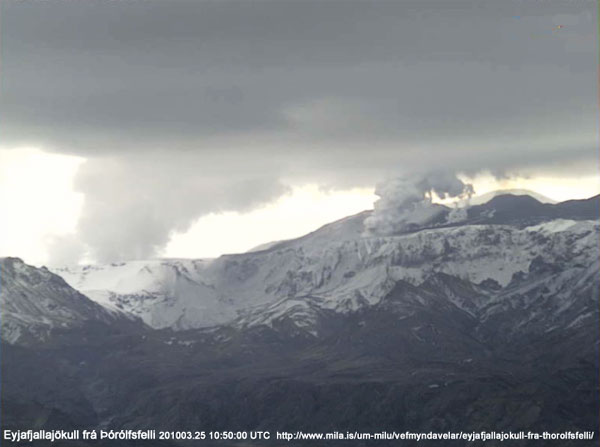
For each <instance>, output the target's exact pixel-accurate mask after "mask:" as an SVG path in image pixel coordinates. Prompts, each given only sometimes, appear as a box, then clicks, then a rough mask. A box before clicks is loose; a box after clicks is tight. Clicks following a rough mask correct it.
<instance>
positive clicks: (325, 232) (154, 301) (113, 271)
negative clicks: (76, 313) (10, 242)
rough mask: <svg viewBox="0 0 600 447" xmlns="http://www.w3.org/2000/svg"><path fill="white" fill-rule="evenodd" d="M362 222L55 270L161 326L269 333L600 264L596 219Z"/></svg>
mask: <svg viewBox="0 0 600 447" xmlns="http://www.w3.org/2000/svg"><path fill="white" fill-rule="evenodd" d="M367 216H368V213H361V214H359V215H356V216H351V217H349V218H346V219H342V220H341V221H338V222H334V223H332V224H329V225H326V226H325V227H323V228H321V229H319V230H317V231H315V232H313V233H311V234H309V235H307V236H304V237H302V238H299V239H296V240H291V241H284V242H281V243H278V244H275V245H274V246H272V247H270V248H268V249H267V250H263V251H259V252H251V253H243V254H238V255H226V256H222V257H220V258H218V259H214V260H155V261H136V262H127V263H120V264H111V265H104V266H86V267H75V268H64V269H57V270H55V271H56V273H58V274H60V275H61V276H63V277H64V278H65V280H66V281H67V282H68V283H69V284H70V285H72V286H73V287H75V288H77V289H78V290H81V291H82V292H83V293H85V294H86V295H88V296H90V297H91V298H92V299H94V300H96V301H97V302H99V303H101V304H103V305H105V306H107V307H110V308H116V309H120V310H123V311H126V312H129V313H131V314H133V315H137V316H139V317H141V318H142V319H143V320H144V321H145V322H146V323H147V324H149V325H151V326H153V327H156V328H163V327H172V328H175V329H189V328H198V327H206V326H211V325H217V324H224V323H229V322H232V321H234V320H235V321H237V322H238V323H241V324H243V325H252V324H270V322H271V321H272V320H273V319H274V318H277V317H278V316H281V315H286V314H289V313H290V312H292V313H296V314H297V315H298V318H297V321H298V325H299V326H300V325H304V326H306V325H308V324H309V323H310V320H311V315H312V316H314V315H315V314H316V313H318V309H323V310H331V311H335V312H341V313H346V312H350V311H355V310H357V309H359V308H360V307H362V306H365V305H372V304H375V303H378V302H379V301H380V300H381V299H382V298H383V297H384V296H385V295H386V294H388V293H389V292H390V291H391V290H392V288H393V287H394V285H395V284H396V282H397V281H407V282H408V283H411V284H414V285H420V284H422V283H423V282H424V281H426V280H427V279H428V278H429V277H430V276H432V275H434V274H435V273H439V272H442V273H445V274H448V275H451V276H453V277H456V278H459V279H464V280H467V281H469V282H471V283H474V284H478V283H482V282H484V281H486V280H492V281H494V282H495V283H497V284H498V285H499V286H500V287H501V288H505V287H507V286H509V284H511V281H513V279H514V278H515V277H516V276H518V275H519V274H521V273H525V272H528V271H529V269H530V266H531V264H532V262H533V261H534V259H537V260H538V261H539V260H541V261H543V262H548V263H554V262H555V261H556V260H560V263H561V269H562V270H564V271H565V272H578V271H580V270H581V269H584V268H589V266H590V265H594V264H595V263H597V257H598V233H599V224H598V221H597V220H578V221H575V220H569V219H556V220H549V221H546V222H543V223H541V224H537V225H534V226H528V227H522V226H515V225H489V224H481V225H474V224H471V225H457V226H453V227H439V228H429V229H422V230H420V231H416V232H413V233H409V234H401V235H393V236H386V237H366V236H365V235H364V231H363V221H364V219H365V218H366V217H367Z"/></svg>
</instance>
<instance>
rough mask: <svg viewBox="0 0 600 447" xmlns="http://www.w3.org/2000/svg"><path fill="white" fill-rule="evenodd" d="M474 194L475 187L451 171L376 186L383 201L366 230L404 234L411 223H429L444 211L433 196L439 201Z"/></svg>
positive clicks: (376, 208)
mask: <svg viewBox="0 0 600 447" xmlns="http://www.w3.org/2000/svg"><path fill="white" fill-rule="evenodd" d="M473 193H474V190H473V185H471V184H465V183H464V182H463V181H462V180H460V179H459V178H458V177H457V176H456V175H455V174H453V173H449V172H435V173H430V174H425V175H417V174H413V175H409V176H405V177H398V178H394V179H391V180H389V181H386V182H383V183H380V184H378V185H377V189H376V190H375V194H377V195H378V196H379V197H380V198H379V200H377V202H375V205H374V211H373V214H372V215H371V216H369V217H368V218H367V219H366V220H365V230H366V232H367V234H372V235H378V236H383V235H390V234H394V233H399V232H402V231H403V230H404V229H406V227H407V226H408V225H410V224H421V223H426V222H427V221H429V220H430V219H432V218H433V217H434V216H435V215H436V214H438V213H439V212H440V211H441V207H440V206H439V205H436V204H434V203H432V199H433V194H435V195H437V196H438V197H439V198H440V199H447V198H457V199H462V198H470V197H471V195H472V194H473Z"/></svg>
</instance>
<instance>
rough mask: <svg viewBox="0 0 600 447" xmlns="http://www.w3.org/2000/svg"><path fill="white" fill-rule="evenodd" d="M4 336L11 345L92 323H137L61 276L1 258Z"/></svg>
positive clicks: (0, 289) (1, 304) (0, 306)
mask: <svg viewBox="0 0 600 447" xmlns="http://www.w3.org/2000/svg"><path fill="white" fill-rule="evenodd" d="M0 309H1V313H2V314H1V318H0V319H1V337H2V340H4V341H7V342H9V343H15V342H17V341H18V342H19V343H26V342H28V341H30V340H43V339H46V338H47V337H48V335H49V334H50V333H51V332H53V331H54V332H56V331H61V330H62V331H64V330H67V329H72V328H75V327H82V326H85V325H88V324H92V323H99V324H105V325H115V324H119V323H125V324H135V322H134V321H133V320H134V319H133V318H132V317H131V316H130V315H127V314H125V313H123V312H120V311H111V310H108V309H107V308H105V307H104V306H101V305H99V304H97V303H95V302H94V301H92V300H90V299H88V298H87V297H85V296H83V295H82V294H81V293H79V292H78V291H76V290H74V289H73V288H72V287H70V286H69V285H68V284H67V283H66V282H65V281H64V280H63V279H62V278H61V277H60V276H58V275H55V274H54V273H51V272H50V271H48V270H47V269H46V268H41V269H38V268H35V267H32V266H30V265H27V264H25V263H24V262H23V261H22V260H21V259H18V258H0Z"/></svg>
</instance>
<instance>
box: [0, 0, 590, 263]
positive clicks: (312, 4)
mask: <svg viewBox="0 0 600 447" xmlns="http://www.w3.org/2000/svg"><path fill="white" fill-rule="evenodd" d="M597 17H598V15H597V3H596V2H595V1H593V0H589V1H587V0H572V1H565V0H560V1H556V2H553V1H547V0H544V1H536V0H531V1H525V0H519V1H510V0H509V1H484V0H477V1H453V0H444V1H442V0H438V1H427V0H420V1H414V2H413V1H393V2H392V1H390V2H387V1H355V0H321V1H308V0H278V1H255V0H245V1H229V0H217V1H199V0H195V1H179V0H162V1H152V0H123V1H103V0H95V1H86V0H77V1H73V0H66V1H54V0H43V1H42V0H25V1H17V0H5V1H2V2H1V4H0V20H1V23H0V33H1V65H0V73H1V83H0V108H1V114H0V139H1V140H0V162H2V161H4V163H5V164H4V166H5V168H4V169H1V168H0V175H3V176H4V178H3V179H0V198H5V199H4V204H3V208H4V210H5V211H4V212H5V213H6V214H7V215H11V216H12V219H13V227H14V228H12V230H11V231H14V233H12V234H11V240H20V239H19V238H21V239H22V240H24V241H26V240H29V241H30V242H29V243H30V244H32V243H34V244H35V245H36V247H37V250H38V251H37V253H38V255H31V256H32V258H35V257H36V256H37V258H38V259H43V258H44V257H46V258H47V259H48V260H51V258H52V257H54V258H55V260H60V261H65V262H67V261H72V260H76V259H78V257H79V256H80V255H82V254H84V253H87V255H86V256H87V258H89V259H92V260H98V261H110V260H117V259H131V258H139V257H149V256H155V255H161V254H167V255H169V254H173V253H178V252H173V250H172V247H173V246H174V244H175V245H177V244H176V242H177V241H176V240H174V234H177V235H178V236H177V237H178V238H181V237H182V236H181V235H185V234H186V233H189V232H190V231H192V230H193V229H194V228H195V227H197V225H198V219H199V218H201V217H202V216H205V219H206V218H207V216H213V217H211V218H214V216H219V215H220V216H222V217H223V216H232V215H236V216H238V217H236V219H239V216H247V217H248V220H244V219H241V220H238V221H236V222H237V223H236V224H235V225H232V226H231V227H227V226H223V225H216V226H214V227H213V229H212V230H211V231H217V232H218V230H219V227H221V228H222V233H223V234H225V231H229V232H230V231H231V229H230V228H237V232H238V233H244V232H246V233H247V234H249V236H248V237H247V238H246V239H244V240H245V242H246V245H249V244H250V243H251V242H252V243H253V242H254V241H255V240H257V239H263V238H268V235H269V234H270V232H272V233H273V236H274V237H273V238H274V239H276V238H277V237H279V236H282V235H283V234H281V233H277V231H276V228H275V229H274V230H273V231H271V230H269V231H264V228H265V225H266V224H265V223H264V222H267V221H271V222H273V221H277V222H280V220H278V219H280V218H282V219H284V218H285V216H291V214H290V212H289V206H290V203H298V204H299V203H300V202H302V201H304V202H303V203H313V205H314V206H313V207H312V208H310V211H306V212H304V213H303V214H301V215H300V216H298V215H295V216H293V217H292V218H290V222H291V221H292V220H293V222H294V224H295V225H298V222H299V221H302V222H300V223H301V224H302V225H304V226H302V225H300V227H301V228H300V227H298V228H297V231H305V229H306V230H308V229H312V228H310V227H311V226H314V225H316V224H320V223H325V219H331V218H335V217H341V216H343V215H344V213H349V212H355V211H359V210H360V209H362V208H364V206H365V204H368V203H372V200H373V188H374V185H375V184H376V183H377V182H380V181H384V180H385V179H386V178H390V177H397V176H404V175H406V174H407V173H414V172H431V171H440V170H444V171H448V172H449V173H451V174H456V173H460V174H461V175H468V176H476V175H478V174H481V173H482V172H489V173H492V174H494V175H496V176H498V178H499V179H500V180H502V179H504V180H506V179H507V178H509V179H511V178H512V179H513V180H514V179H524V178H527V181H528V182H530V183H531V182H534V183H535V182H537V183H536V184H537V185H538V186H540V188H541V189H544V185H546V188H550V187H553V188H555V189H556V185H560V184H562V185H565V187H564V188H563V190H564V191H570V192H569V194H570V195H571V196H579V197H581V196H586V195H593V194H595V193H597V192H598V177H597V176H598V153H597V152H598V86H597V83H598V71H597V70H598V36H597ZM49 160H51V161H49ZM9 163H12V165H10V169H8V168H7V166H9ZM53 163H54V164H53ZM58 165H60V168H59V167H57V166H58ZM18 166H20V168H18ZM32 166H33V167H35V169H33V168H32ZM53 166H54V167H53ZM15 169H17V170H15ZM18 169H21V170H22V171H18ZM7 171H10V172H8V173H7ZM38 171H41V172H38ZM32 172H36V173H37V174H35V175H32ZM15 179H17V180H18V179H22V180H23V179H30V180H28V182H27V185H29V186H31V187H32V188H33V192H31V193H27V194H25V193H24V192H23V191H26V190H28V189H27V188H26V187H23V186H19V187H16V186H15V185H17V183H18V181H17V180H15ZM541 179H546V180H544V181H542V180H541ZM577 179H579V180H580V184H579V185H580V186H579V188H578V189H577V188H573V186H572V185H573V182H574V181H576V180H577ZM504 180H502V181H504ZM527 181H525V180H523V184H525V183H527ZM15 182H17V183H15ZM65 182H66V183H65ZM544 182H545V183H544ZM561 182H562V183H561ZM569 185H571V186H570V189H569ZM475 186H477V184H476V185H475ZM511 186H515V185H511ZM516 186H519V185H518V184H517V185H516ZM1 188H3V189H1ZM36 190H37V192H38V193H37V194H36V193H35V191H36ZM49 191H53V193H52V194H50V193H49ZM541 192H544V191H541ZM546 192H547V191H546ZM20 194H22V195H20ZM23 194H24V195H23ZM307 194H308V195H307ZM564 195H565V194H564V193H563V194H562V195H561V197H557V198H563V197H562V196H564ZM6 197H10V199H6ZM42 197H43V198H42ZM299 197H303V198H302V199H299ZM309 197H310V198H309ZM336 197H337V198H339V200H335V199H336ZM567 197H568V194H567ZM332 198H333V199H332ZM349 198H350V199H349ZM286 200H288V201H287V202H286ZM294 200H300V202H293V201H294ZM331 200H333V202H331ZM345 200H347V202H345ZM290 201H292V202H290ZM24 202H25V203H27V205H28V206H27V207H25V206H24V205H23V203H24ZM38 202H39V203H38ZM338 202H339V203H345V204H346V205H344V206H338V207H337V208H336V207H334V206H332V203H338ZM5 204H6V205H5ZM8 204H13V205H11V206H13V207H16V208H10V206H9V205H8ZM319 206H322V208H319ZM265 207H266V208H265ZM269 207H270V208H269ZM286 207H288V208H286ZM298 207H301V206H300V205H297V207H296V208H298ZM334 208H335V209H336V210H337V213H338V214H339V216H337V215H336V216H334V215H332V214H331V212H329V213H327V212H320V211H319V210H324V209H327V210H332V209H334ZM48 209H50V210H48ZM60 209H68V210H69V211H68V212H67V211H63V212H62V214H61V215H62V216H63V224H61V225H62V226H60V225H59V226H60V229H59V230H57V229H56V228H58V227H56V225H55V226H52V225H54V224H52V223H51V222H44V220H47V219H45V218H44V216H46V217H47V216H49V213H52V211H51V210H60ZM266 209H270V210H271V211H269V212H272V213H275V214H276V215H277V216H278V217H274V216H275V214H272V215H270V214H268V213H267V214H265V215H264V218H263V220H262V221H261V222H263V223H262V224H256V222H255V223H252V222H253V221H252V218H251V216H256V213H257V212H266V211H265V210H266ZM42 210H45V211H44V212H43V213H42ZM260 210H262V211H260ZM286 210H287V211H286ZM26 213H28V214H26ZM224 213H225V214H224ZM227 213H229V214H227ZM231 213H234V214H231ZM236 213H237V214H236ZM253 213H254V214H253ZM303 215H304V216H306V215H308V216H310V217H305V218H304V221H303V217H302V216H303ZM267 216H270V217H267ZM8 220H10V218H9V219H8ZM25 220H27V221H30V220H32V221H34V222H36V225H37V227H36V228H37V229H36V230H34V229H33V228H29V229H27V228H28V227H27V225H19V223H18V222H19V221H21V222H23V221H25ZM284 221H285V220H283V221H281V222H284ZM203 222H205V223H206V220H204V221H203ZM31 225H33V224H31ZM31 225H30V226H31ZM289 225H290V227H291V225H292V224H291V223H289ZM280 226H281V225H279V224H278V227H280ZM284 226H285V225H284ZM206 228H208V227H206ZM206 228H205V229H204V231H207V230H206ZM260 228H262V229H263V231H262V232H259V231H258V230H259V229H260ZM225 229H227V230H225ZM196 231H199V230H197V228H196ZM31 232H36V234H38V236H39V237H40V238H41V239H39V240H37V239H32V234H33V233H31ZM3 233H5V234H6V232H3ZM259 233H260V237H259V236H258V234H259ZM221 236H222V235H221ZM288 236H289V237H291V236H292V235H291V234H288ZM215 237H216V236H215ZM5 238H6V236H5ZM213 239H214V237H213ZM242 239H243V238H242ZM34 240H35V241H37V242H31V241H34ZM42 240H43V242H40V241H42ZM180 244H181V242H180ZM190 244H192V245H191V246H190ZM183 245H185V246H186V251H185V254H186V255H189V256H194V255H195V254H196V253H197V256H202V255H207V254H210V255H213V254H218V253H217V252H218V250H216V249H215V248H214V247H213V248H211V249H210V250H208V251H207V250H206V247H204V246H203V242H202V241H201V240H200V239H198V238H196V239H193V238H192V239H190V240H189V242H188V243H186V244H183ZM243 245H244V243H241V245H240V246H243ZM168 247H171V250H170V251H169V250H167V249H166V248H168ZM233 248H235V247H233ZM248 248H249V247H248ZM229 249H230V247H227V248H225V249H224V250H223V251H227V250H229ZM27 250H30V249H29V248H27V247H25V246H24V245H19V244H14V243H13V244H8V242H6V241H4V243H3V242H2V239H0V255H20V253H19V251H27ZM32 250H33V251H32V253H33V252H35V250H36V249H32ZM7 251H10V253H9V252H7ZM15 251H16V252H15ZM213 252H214V253H213ZM28 253H29V252H28Z"/></svg>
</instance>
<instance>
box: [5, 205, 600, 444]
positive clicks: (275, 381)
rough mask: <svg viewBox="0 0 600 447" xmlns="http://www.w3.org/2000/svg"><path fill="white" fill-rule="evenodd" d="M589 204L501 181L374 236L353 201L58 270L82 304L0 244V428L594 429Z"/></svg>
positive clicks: (598, 286)
mask: <svg viewBox="0 0 600 447" xmlns="http://www.w3.org/2000/svg"><path fill="white" fill-rule="evenodd" d="M598 203H599V198H598V197H595V198H592V199H590V200H587V201H571V202H565V203H560V204H556V205H552V204H542V203H540V202H538V201H537V200H535V199H533V198H530V197H525V196H500V197H495V198H493V199H492V200H490V201H489V202H488V203H486V204H483V205H477V206H473V207H471V208H470V209H469V210H467V212H466V213H463V216H462V219H460V220H454V219H450V220H449V219H447V217H448V216H449V215H450V213H451V212H452V210H450V209H448V208H445V207H442V208H437V210H438V212H437V213H436V214H435V216H433V217H432V218H431V219H430V220H428V221H424V222H422V223H421V224H420V226H419V225H416V224H415V225H411V226H409V227H407V228H405V229H404V230H403V231H402V232H397V233H394V234H389V235H386V236H369V235H368V233H366V232H365V231H364V230H365V228H364V224H363V223H364V220H365V219H366V218H368V217H369V215H370V213H369V212H365V213H361V214H358V215H356V216H351V217H348V218H346V219H342V220H340V221H337V222H333V223H331V224H329V225H326V226H324V227H322V228H320V229H319V230H317V231H315V232H313V233H311V234H308V235H306V236H304V237H301V238H298V239H295V240H288V241H282V242H279V243H275V244H274V245H271V246H268V247H267V248H266V249H264V250H259V251H255V252H251V253H244V254H238V255H228V256H222V257H220V258H218V259H213V260H177V259H171V260H153V261H137V262H126V263H115V264H110V265H100V266H87V267H77V268H63V269H59V270H57V272H58V273H59V274H60V275H61V276H64V277H65V278H66V280H67V281H68V282H69V284H71V286H73V287H75V288H77V289H79V290H81V291H83V292H84V293H85V294H86V295H88V296H89V297H90V298H92V299H93V300H95V301H96V302H95V303H94V302H92V301H91V300H89V299H88V298H86V296H84V295H82V294H80V293H79V292H77V291H75V290H74V289H73V288H72V287H70V286H69V285H68V284H67V283H66V282H65V281H63V280H62V279H61V278H60V277H59V276H57V275H55V274H52V273H50V272H49V271H48V270H46V269H36V268H34V267H30V266H27V265H25V264H23V263H22V262H21V261H20V260H17V259H10V258H9V259H4V260H2V261H1V262H0V266H1V267H2V270H1V271H0V274H1V277H0V281H1V282H2V284H1V285H2V293H1V295H0V298H1V305H2V339H3V342H8V343H3V345H2V362H1V365H0V366H1V367H2V371H1V374H2V389H1V391H2V396H1V397H2V408H3V418H2V428H3V429H4V428H23V427H32V426H35V427H39V428H44V429H51V428H56V427H60V428H65V427H72V428H90V427H91V428H103V429H115V430H121V429H137V428H140V429H146V428H147V427H156V428H157V429H164V430H174V429H178V430H180V429H190V430H195V429H197V428H198V427H204V428H206V427H208V428H210V429H211V430H213V429H214V430H234V431H237V430H250V429H251V430H265V429H268V430H271V431H274V430H303V429H305V430H307V431H315V430H316V431H322V432H331V431H333V430H341V431H345V430H348V431H354V430H361V431H364V432H368V431H371V432H377V431H380V430H388V431H392V430H412V431H419V432H429V431H433V432H444V431H448V430H450V431H451V430H455V429H456V428H457V427H460V429H461V430H466V431H469V432H471V431H473V432H479V431H481V430H489V429H490V428H493V429H494V430H498V431H506V432H508V431H517V432H518V431H520V430H524V431H525V430H530V431H537V432H542V431H545V430H548V427H553V430H556V431H557V432H560V431H569V430H576V431H580V432H583V431H594V433H595V436H597V435H598V433H600V431H599V429H598V419H597V417H596V416H597V414H598V411H600V408H599V403H598V399H597V396H598V391H599V388H598V358H599V357H598V348H599V342H598V340H599V339H600V334H599V332H598V321H599V307H598V299H599V295H600V274H599V271H600V265H599V260H598V257H599V256H598V255H599V251H600V247H599V244H598V242H599V221H598ZM413 223H414V222H413ZM123 314H126V315H129V317H131V316H139V317H141V318H142V319H143V320H144V321H146V322H147V323H148V324H149V325H150V326H152V327H149V326H142V325H137V326H136V322H135V321H132V320H130V319H128V318H123ZM209 326H210V327H209ZM98 328H99V329H98ZM153 328H164V329H162V330H155V329H153ZM169 328H171V329H174V330H171V329H169ZM194 328H195V329H194ZM186 329H187V330H186ZM57 335H58V336H57ZM593 442H595V440H594V441H593ZM336 443H339V441H337V440H336V441H333V443H332V444H324V445H334V444H335V445H338V444H336ZM133 444H135V442H134V443H128V442H124V443H123V445H124V446H130V445H133ZM580 444H581V442H580V441H579V440H578V441H577V445H580ZM86 445H88V444H86ZM89 445H90V446H91V444H89ZM148 445H157V444H152V443H148ZM160 445H161V446H163V445H169V446H173V447H175V445H178V444H168V443H167V444H163V443H161V444H160ZM424 445H433V444H427V443H425V444H424ZM561 445H562V444H561ZM564 445H575V444H574V443H572V444H569V443H566V444H564ZM581 445H590V446H591V445H595V444H594V443H592V442H589V443H584V444H581Z"/></svg>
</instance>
